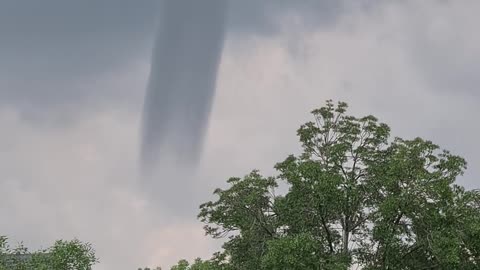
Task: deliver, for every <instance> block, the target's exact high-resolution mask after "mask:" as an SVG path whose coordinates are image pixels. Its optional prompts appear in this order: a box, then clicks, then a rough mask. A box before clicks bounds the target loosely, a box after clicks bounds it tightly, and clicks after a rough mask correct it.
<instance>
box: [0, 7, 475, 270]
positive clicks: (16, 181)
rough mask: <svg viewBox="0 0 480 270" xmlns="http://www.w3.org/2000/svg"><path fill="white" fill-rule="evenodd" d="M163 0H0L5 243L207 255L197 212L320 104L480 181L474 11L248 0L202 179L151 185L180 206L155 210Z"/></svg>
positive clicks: (234, 14)
mask: <svg viewBox="0 0 480 270" xmlns="http://www.w3.org/2000/svg"><path fill="white" fill-rule="evenodd" d="M158 1H161V0H158ZM158 1H154V0H143V1H129V0H85V1H65V0H43V1H34V0H0V37H1V42H0V59H1V61H0V130H1V133H0V134H1V135H0V216H2V217H4V218H2V219H0V234H5V235H8V236H9V237H10V238H11V241H12V243H15V242H17V241H23V242H24V243H25V244H26V245H27V246H30V247H33V248H38V247H45V246H48V245H50V244H51V243H52V242H53V241H54V240H55V239H60V238H62V239H71V238H73V237H78V238H79V239H81V240H83V241H88V242H91V243H92V244H93V245H94V247H95V249H96V250H97V255H98V256H99V257H100V260H101V263H100V264H99V265H98V266H97V267H96V268H95V269H137V268H138V267H140V266H155V265H161V266H164V267H165V266H167V265H171V264H172V263H174V262H175V261H177V260H178V259H180V258H187V259H192V258H194V257H197V256H200V257H205V258H208V257H209V255H210V254H211V253H212V252H213V251H214V250H216V249H217V248H218V246H219V244H218V243H217V242H214V241H212V240H209V239H208V238H206V237H205V236H204V234H203V231H202V224H200V223H199V222H198V221H196V219H195V216H196V213H197V209H196V206H197V205H198V204H200V203H201V202H204V201H207V200H210V199H211V198H212V197H211V196H210V194H211V191H213V189H214V188H216V187H222V186H225V184H224V182H225V180H226V179H227V178H229V177H231V176H243V175H245V174H247V173H248V172H249V171H250V170H252V169H260V170H261V171H262V172H263V173H264V174H267V175H269V174H273V173H274V171H273V169H272V167H273V165H274V164H275V163H276V162H278V161H281V160H283V159H284V158H285V157H286V156H287V155H288V154H290V153H297V152H298V151H299V149H300V145H299V143H298V139H297V138H296V135H295V131H296V129H297V128H298V127H299V126H300V124H302V123H304V122H305V121H307V120H309V119H310V118H309V111H311V110H312V109H314V108H318V107H320V106H322V105H323V104H324V102H325V100H327V99H333V100H335V101H346V102H348V103H349V105H350V112H351V113H353V114H356V115H366V114H373V115H375V116H377V117H378V118H379V119H380V121H382V122H385V123H387V124H389V125H390V127H391V128H392V135H394V136H399V137H404V138H414V137H417V136H420V137H422V138H425V139H429V140H432V141H433V142H435V143H437V144H439V145H440V146H441V147H443V148H446V149H448V150H451V151H452V152H453V153H455V154H458V155H461V156H463V157H465V158H466V159H467V161H468V163H469V164H470V166H469V168H468V170H467V172H466V174H465V175H464V176H463V177H462V178H460V179H459V183H461V184H462V185H465V186H466V187H468V188H479V187H480V184H479V183H478V182H477V181H476V179H478V177H479V176H480V168H478V167H476V166H475V164H479V163H480V157H479V156H478V154H477V153H478V152H479V150H480V146H478V143H477V140H476V138H478V137H480V127H479V126H478V125H477V124H475V122H477V121H476V120H477V115H479V113H480V106H479V105H480V94H479V91H477V90H476V87H477V85H479V84H480V77H479V76H477V74H476V71H478V70H480V37H478V35H475V33H476V26H477V25H478V24H480V18H478V16H476V15H477V12H476V11H477V10H479V9H480V2H478V1H468V0H465V1H448V0H443V1H441V0H436V1H435V0H425V1H414V0H410V1H409V0H405V1H400V0H398V1H394V0H388V1H373V0H361V1H348V0H331V1H326V0H324V1H321V0H297V1H287V0H263V1H256V0H243V1H232V2H231V3H230V5H229V8H228V15H227V21H228V23H227V27H226V40H225V46H224V50H223V52H222V58H221V62H220V67H219V73H218V77H217V91H216V95H215V97H214V102H213V109H212V112H211V116H210V122H209V126H208V130H207V134H206V138H205V140H206V141H205V145H204V152H203V154H202V157H201V161H200V165H199V170H198V172H197V175H196V176H195V179H194V181H190V182H189V183H190V184H189V186H188V188H187V187H185V182H182V179H179V177H175V176H172V177H168V179H165V178H167V177H165V178H164V179H159V182H158V184H157V185H154V186H151V187H150V192H153V193H154V194H155V192H156V191H157V190H158V193H159V194H165V193H168V192H170V191H174V192H176V193H175V194H177V198H182V199H183V201H184V203H185V205H186V206H185V205H182V206H179V207H181V208H182V209H176V208H175V205H168V206H165V205H159V204H157V201H156V200H154V199H153V200H152V199H150V198H151V195H150V196H146V195H145V190H144V187H143V186H142V184H141V181H140V179H139V177H138V153H139V147H140V124H141V114H142V105H143V98H144V95H145V90H146V86H147V83H148V77H149V72H150V59H151V52H152V48H153V42H154V39H155V29H156V23H157V21H158V19H159V18H158V16H159V14H161V12H160V11H159V5H158ZM178 170H180V171H181V168H178ZM177 176H178V175H177ZM5 217H6V218H5Z"/></svg>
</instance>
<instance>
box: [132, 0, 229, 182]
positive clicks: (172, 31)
mask: <svg viewBox="0 0 480 270" xmlns="http://www.w3.org/2000/svg"><path fill="white" fill-rule="evenodd" d="M226 5H227V3H226V0H164V1H162V2H161V7H162V8H161V16H160V18H159V19H160V22H159V29H158V33H157V38H156V43H155V47H154V51H153V55H152V64H151V65H152V66H151V73H150V78H149V84H148V89H147V94H146V97H145V105H144V106H145V107H144V115H143V130H142V148H141V166H142V170H143V173H148V172H149V171H151V170H152V169H154V168H156V167H157V165H158V163H159V162H160V160H163V159H168V160H170V161H174V162H175V163H177V162H179V163H181V164H183V165H193V166H194V165H195V164H196V163H197V161H198V158H199V155H200V153H201V150H202V144H203V139H204V134H205V131H206V128H207V126H208V118H209V114H210V110H211V106H212V101H213V97H214V94H215V83H216V77H217V70H218V65H219V62H220V57H221V53H222V48H223V41H224V28H225V16H226V8H227V7H226ZM177 164H178V163H177Z"/></svg>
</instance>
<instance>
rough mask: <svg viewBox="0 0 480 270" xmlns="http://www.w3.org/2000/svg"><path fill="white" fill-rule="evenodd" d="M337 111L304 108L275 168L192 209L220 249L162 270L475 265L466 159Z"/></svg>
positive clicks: (477, 246)
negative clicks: (463, 179)
mask: <svg viewBox="0 0 480 270" xmlns="http://www.w3.org/2000/svg"><path fill="white" fill-rule="evenodd" d="M347 109H348V106H347V104H346V103H344V102H339V103H338V104H334V103H333V102H332V101H327V103H326V105H325V106H324V107H322V108H320V109H317V110H314V111H312V116H313V120H312V121H310V122H307V123H305V124H303V125H301V127H300V128H299V129H298V131H297V134H298V137H299V139H300V143H301V146H302V152H301V154H300V155H298V156H295V155H290V156H288V157H287V158H286V159H285V160H283V161H281V162H279V163H277V164H276V165H275V169H276V170H277V172H278V175H276V176H274V177H265V176H262V175H261V174H260V172H259V171H257V170H254V171H252V172H251V173H250V174H248V175H246V176H245V177H242V178H238V177H233V178H230V179H229V180H228V188H226V189H216V190H215V191H214V194H215V195H216V200H214V201H209V202H206V203H204V204H202V205H201V206H200V214H199V215H198V217H199V219H200V220H201V221H203V222H204V223H205V232H206V234H207V235H209V236H211V237H213V238H218V239H223V240H224V241H225V242H224V245H223V250H222V251H221V252H219V253H216V254H215V255H214V257H213V258H212V259H211V260H208V261H202V260H196V261H195V262H194V263H193V264H192V265H189V264H188V262H186V261H180V262H179V264H178V265H177V266H174V267H173V268H172V270H180V269H190V270H193V269H216V270H220V269H222V270H227V269H235V270H252V269H265V270H270V269H271V270H273V269H288V270H296V269H298V270H304V269H339V270H340V269H349V268H352V267H358V268H359V269H367V270H374V269H399V270H400V269H402V270H403V269H445V270H447V269H448V270H450V269H466V270H468V269H480V193H479V192H478V191H477V190H466V189H465V188H463V187H462V186H460V185H458V184H457V183H456V180H457V178H458V177H459V176H461V175H462V174H463V172H464V170H465V169H466V165H467V163H466V161H465V160H464V159H463V158H461V157H460V156H457V155H454V154H452V153H451V152H449V151H447V150H443V149H441V148H440V147H439V146H438V145H436V144H434V143H433V142H431V141H428V140H424V139H421V138H414V139H409V140H407V139H401V138H398V137H393V138H392V137H391V136H390V128H389V127H388V126H387V125H386V124H384V123H381V122H379V121H378V119H377V118H376V117H374V116H371V115H369V116H364V117H355V116H351V115H348V114H347ZM279 185H287V186H288V191H287V192H286V193H284V194H276V193H278V192H276V191H277V190H278V186H279Z"/></svg>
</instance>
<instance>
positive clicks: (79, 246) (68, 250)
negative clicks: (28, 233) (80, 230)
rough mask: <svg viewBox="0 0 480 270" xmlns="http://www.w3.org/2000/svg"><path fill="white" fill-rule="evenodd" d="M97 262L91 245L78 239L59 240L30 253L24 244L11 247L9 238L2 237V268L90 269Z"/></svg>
mask: <svg viewBox="0 0 480 270" xmlns="http://www.w3.org/2000/svg"><path fill="white" fill-rule="evenodd" d="M97 262H98V259H97V258H96V257H95V251H94V250H93V248H92V247H91V245H90V244H89V243H82V242H80V241H79V240H77V239H74V240H72V241H63V240H59V241H56V242H55V244H54V245H53V246H52V247H50V248H47V249H44V250H39V251H36V252H32V253H30V252H28V249H27V248H25V247H24V246H23V245H19V246H18V247H16V248H13V249H12V248H10V247H9V246H8V243H7V238H6V237H5V236H1V237H0V270H3V269H5V270H7V269H8V270H27V269H38V270H43V269H44V270H88V269H91V267H92V266H93V265H94V264H95V263H97Z"/></svg>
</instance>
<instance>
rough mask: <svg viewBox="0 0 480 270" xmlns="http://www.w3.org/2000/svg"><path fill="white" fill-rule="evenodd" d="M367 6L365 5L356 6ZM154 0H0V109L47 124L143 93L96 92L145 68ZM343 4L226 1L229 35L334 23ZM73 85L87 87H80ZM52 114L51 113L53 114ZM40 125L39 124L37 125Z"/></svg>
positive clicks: (155, 13)
mask: <svg viewBox="0 0 480 270" xmlns="http://www.w3.org/2000/svg"><path fill="white" fill-rule="evenodd" d="M362 2H368V1H362ZM159 3H160V2H159V1H155V0H145V1H134V2H132V1H128V0H100V1H94V0H86V1H63V0H45V1H33V0H5V1H2V2H0V36H1V37H2V43H1V44H0V58H1V59H2V62H1V63H0V87H1V88H0V106H2V105H3V106H5V105H9V106H15V108H16V109H18V110H19V111H20V112H22V114H23V115H24V117H25V118H26V119H33V120H34V121H37V122H38V121H40V120H42V119H43V120H48V119H49V117H54V115H55V114H58V113H59V112H60V111H64V110H67V111H68V110H69V111H70V113H69V114H68V115H65V118H66V119H67V120H72V119H71V117H67V116H75V112H79V111H82V110H89V111H96V110H98V109H100V108H101V107H102V106H106V105H108V104H109V103H111V100H118V99H121V98H123V99H124V100H125V102H129V101H131V100H132V98H133V99H134V100H136V103H135V104H136V105H135V106H138V102H139V100H140V99H141V98H140V97H141V96H142V95H143V92H144V89H131V90H130V91H126V92H118V91H117V90H116V89H106V88H100V87H96V86H95V82H96V81H97V80H98V79H99V78H100V77H101V76H104V75H105V74H106V73H107V74H108V73H109V72H110V73H111V72H115V70H116V69H119V68H122V67H127V66H129V65H131V64H132V61H144V62H148V61H149V58H150V51H151V48H152V46H153V38H154V31H155V25H156V23H155V20H156V18H157V16H158V15H159V10H160V9H161V5H159ZM345 3H346V2H343V1H333V0H332V1H313V0H304V1H287V0H281V1H275V0H265V1H255V0H245V1H231V5H230V9H229V12H228V14H229V17H228V18H229V20H228V24H229V26H228V29H229V34H230V35H237V34H240V35H245V34H246V35H251V34H260V35H272V34H276V33H277V34H278V33H279V31H280V28H281V21H282V18H283V17H284V16H286V15H291V14H293V15H295V14H296V15H297V17H299V18H300V19H301V20H302V21H305V22H308V23H309V25H311V26H312V27H318V26H319V25H325V26H327V25H332V24H333V23H334V22H335V20H336V19H337V18H338V16H339V15H340V14H342V12H346V11H347V10H348V7H350V5H347V4H345ZM79 82H90V83H89V84H88V86H82V87H79V86H78V83H79ZM52 113H53V114H54V115H52ZM43 120H42V121H43Z"/></svg>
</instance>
